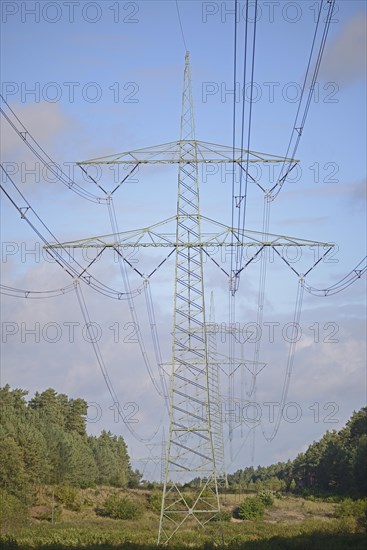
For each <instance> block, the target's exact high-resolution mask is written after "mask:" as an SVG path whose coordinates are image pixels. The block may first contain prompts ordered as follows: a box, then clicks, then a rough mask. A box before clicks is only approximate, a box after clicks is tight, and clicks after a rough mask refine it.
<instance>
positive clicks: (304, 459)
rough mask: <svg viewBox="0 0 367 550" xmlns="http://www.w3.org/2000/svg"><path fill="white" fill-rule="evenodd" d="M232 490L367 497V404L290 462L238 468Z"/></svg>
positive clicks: (229, 477)
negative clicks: (266, 488)
mask: <svg viewBox="0 0 367 550" xmlns="http://www.w3.org/2000/svg"><path fill="white" fill-rule="evenodd" d="M228 484H229V487H230V488H232V489H239V488H244V489H245V488H259V487H262V486H265V487H268V488H270V489H273V490H287V491H295V492H300V493H303V494H307V493H311V494H330V495H331V494H332V495H341V496H367V407H363V408H362V409H360V410H359V411H357V412H354V413H353V415H352V416H351V418H350V419H349V421H348V422H347V423H346V425H345V426H344V427H343V428H342V429H341V430H339V431H336V430H333V431H327V432H326V434H325V435H324V436H323V437H322V438H321V439H320V441H315V442H313V443H312V444H311V445H310V446H309V447H308V449H307V450H306V451H305V452H304V453H299V454H298V455H297V457H296V458H295V459H294V460H293V461H291V460H288V462H278V463H277V464H272V465H271V466H268V467H263V466H258V467H257V468H253V467H249V468H244V469H243V470H237V471H236V472H234V473H233V474H230V475H228Z"/></svg>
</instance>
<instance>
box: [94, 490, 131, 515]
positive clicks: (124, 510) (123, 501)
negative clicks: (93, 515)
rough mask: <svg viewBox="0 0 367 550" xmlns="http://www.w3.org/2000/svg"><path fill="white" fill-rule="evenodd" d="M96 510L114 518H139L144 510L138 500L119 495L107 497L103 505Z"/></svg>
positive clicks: (100, 513)
mask: <svg viewBox="0 0 367 550" xmlns="http://www.w3.org/2000/svg"><path fill="white" fill-rule="evenodd" d="M96 512H97V514H98V515H99V516H107V517H110V518H113V519H138V518H139V517H140V516H141V515H142V510H141V508H140V506H139V505H138V504H137V503H136V502H134V501H132V500H129V499H128V498H127V497H120V496H119V495H110V496H109V497H107V498H106V500H105V501H104V503H103V505H102V507H101V508H97V510H96Z"/></svg>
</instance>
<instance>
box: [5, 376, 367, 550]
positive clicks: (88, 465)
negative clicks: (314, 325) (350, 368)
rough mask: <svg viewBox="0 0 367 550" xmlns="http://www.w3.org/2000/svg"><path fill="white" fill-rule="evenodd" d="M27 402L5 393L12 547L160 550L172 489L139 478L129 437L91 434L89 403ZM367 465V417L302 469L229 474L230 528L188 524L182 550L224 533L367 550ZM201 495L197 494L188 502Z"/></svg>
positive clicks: (226, 506) (254, 543) (332, 435)
mask: <svg viewBox="0 0 367 550" xmlns="http://www.w3.org/2000/svg"><path fill="white" fill-rule="evenodd" d="M26 395H27V392H26V391H23V390H21V389H16V390H10V388H9V386H5V387H4V388H2V389H1V390H0V399H1V413H2V414H1V423H0V501H1V506H0V523H1V532H2V535H1V537H0V549H2V548H4V549H5V548H6V549H11V548H13V549H18V550H36V549H40V550H66V549H72V548H83V549H85V550H97V549H98V550H103V549H104V550H107V549H115V550H117V549H124V550H129V549H130V550H147V549H148V548H149V549H150V548H153V547H155V546H156V536H157V530H158V523H159V513H160V508H161V501H162V496H161V486H160V485H159V484H157V483H148V482H145V483H142V482H141V475H140V473H139V472H137V471H135V472H134V471H132V469H131V465H130V460H129V456H128V453H127V448H126V445H125V442H124V440H123V438H122V437H116V436H114V435H112V434H111V433H110V432H102V433H101V435H100V436H98V437H96V436H88V435H87V433H86V425H85V417H86V412H87V405H86V402H85V401H84V400H83V399H69V398H68V397H67V396H66V395H63V394H57V393H56V392H55V390H52V389H48V390H46V391H45V392H43V393H41V394H38V393H36V395H35V396H34V397H33V398H32V399H30V400H29V401H28V402H27V401H26V398H25V397H26ZM366 461H367V408H364V409H362V410H361V411H359V412H356V413H354V414H353V416H352V418H351V419H350V420H349V422H348V423H347V425H346V426H345V427H344V428H343V429H342V430H340V431H339V432H335V431H334V432H327V433H326V434H325V436H324V437H323V438H322V439H321V440H320V441H319V442H314V443H313V444H312V445H310V447H309V448H308V449H307V451H306V452H305V453H301V454H300V455H298V456H297V458H296V459H295V460H294V461H293V462H291V461H288V462H287V463H278V464H276V465H272V466H269V467H267V468H263V467H261V466H259V467H258V468H256V469H255V468H246V469H244V470H239V471H238V472H235V473H234V474H231V475H229V476H228V477H229V489H228V490H226V491H225V492H223V493H222V494H221V495H220V498H221V503H222V511H221V518H219V517H215V518H213V521H210V522H208V524H207V526H206V529H205V530H204V529H202V528H201V527H200V526H199V525H198V523H197V522H196V521H195V520H194V519H192V520H188V521H187V522H185V525H184V526H183V528H182V529H180V530H179V531H178V532H177V534H176V535H175V537H174V539H173V541H172V545H170V547H172V548H175V549H176V550H179V549H180V548H182V549H183V548H186V549H187V548H192V549H194V550H199V549H200V550H211V549H213V550H214V548H218V547H221V546H222V533H223V537H224V541H225V548H226V549H227V550H240V549H241V550H242V549H245V550H248V549H249V550H251V549H253V550H259V549H269V548H270V549H273V548H274V549H287V548H302V549H304V548H310V547H312V549H313V550H317V549H322V550H329V549H333V550H345V549H348V548H353V549H357V550H358V549H359V548H361V549H362V548H365V545H366V533H367V498H366V495H367V487H366V468H365V464H366ZM200 493H201V486H200V483H199V480H197V479H196V480H193V481H192V482H191V483H189V484H187V485H185V487H184V488H183V494H184V496H185V502H186V504H187V505H189V506H190V505H192V503H194V502H195V500H196V498H197V496H198V494H200ZM245 493H248V494H245ZM202 496H203V497H204V498H205V493H204V494H203V495H202ZM363 497H364V498H363ZM186 504H185V505H186ZM219 519H220V520H221V521H218V520H219Z"/></svg>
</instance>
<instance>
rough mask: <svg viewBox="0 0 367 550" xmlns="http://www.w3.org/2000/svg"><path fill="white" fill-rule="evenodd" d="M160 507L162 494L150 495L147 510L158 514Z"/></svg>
mask: <svg viewBox="0 0 367 550" xmlns="http://www.w3.org/2000/svg"><path fill="white" fill-rule="evenodd" d="M161 507H162V493H152V494H151V495H149V499H148V508H149V510H151V511H152V512H157V513H160V511H161Z"/></svg>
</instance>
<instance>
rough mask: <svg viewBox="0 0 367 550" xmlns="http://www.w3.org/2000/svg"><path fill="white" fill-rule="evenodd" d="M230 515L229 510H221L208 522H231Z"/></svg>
mask: <svg viewBox="0 0 367 550" xmlns="http://www.w3.org/2000/svg"><path fill="white" fill-rule="evenodd" d="M231 517H232V513H231V512H230V511H229V510H221V511H220V512H219V514H216V515H215V516H214V517H213V518H212V519H211V520H210V521H231Z"/></svg>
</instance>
